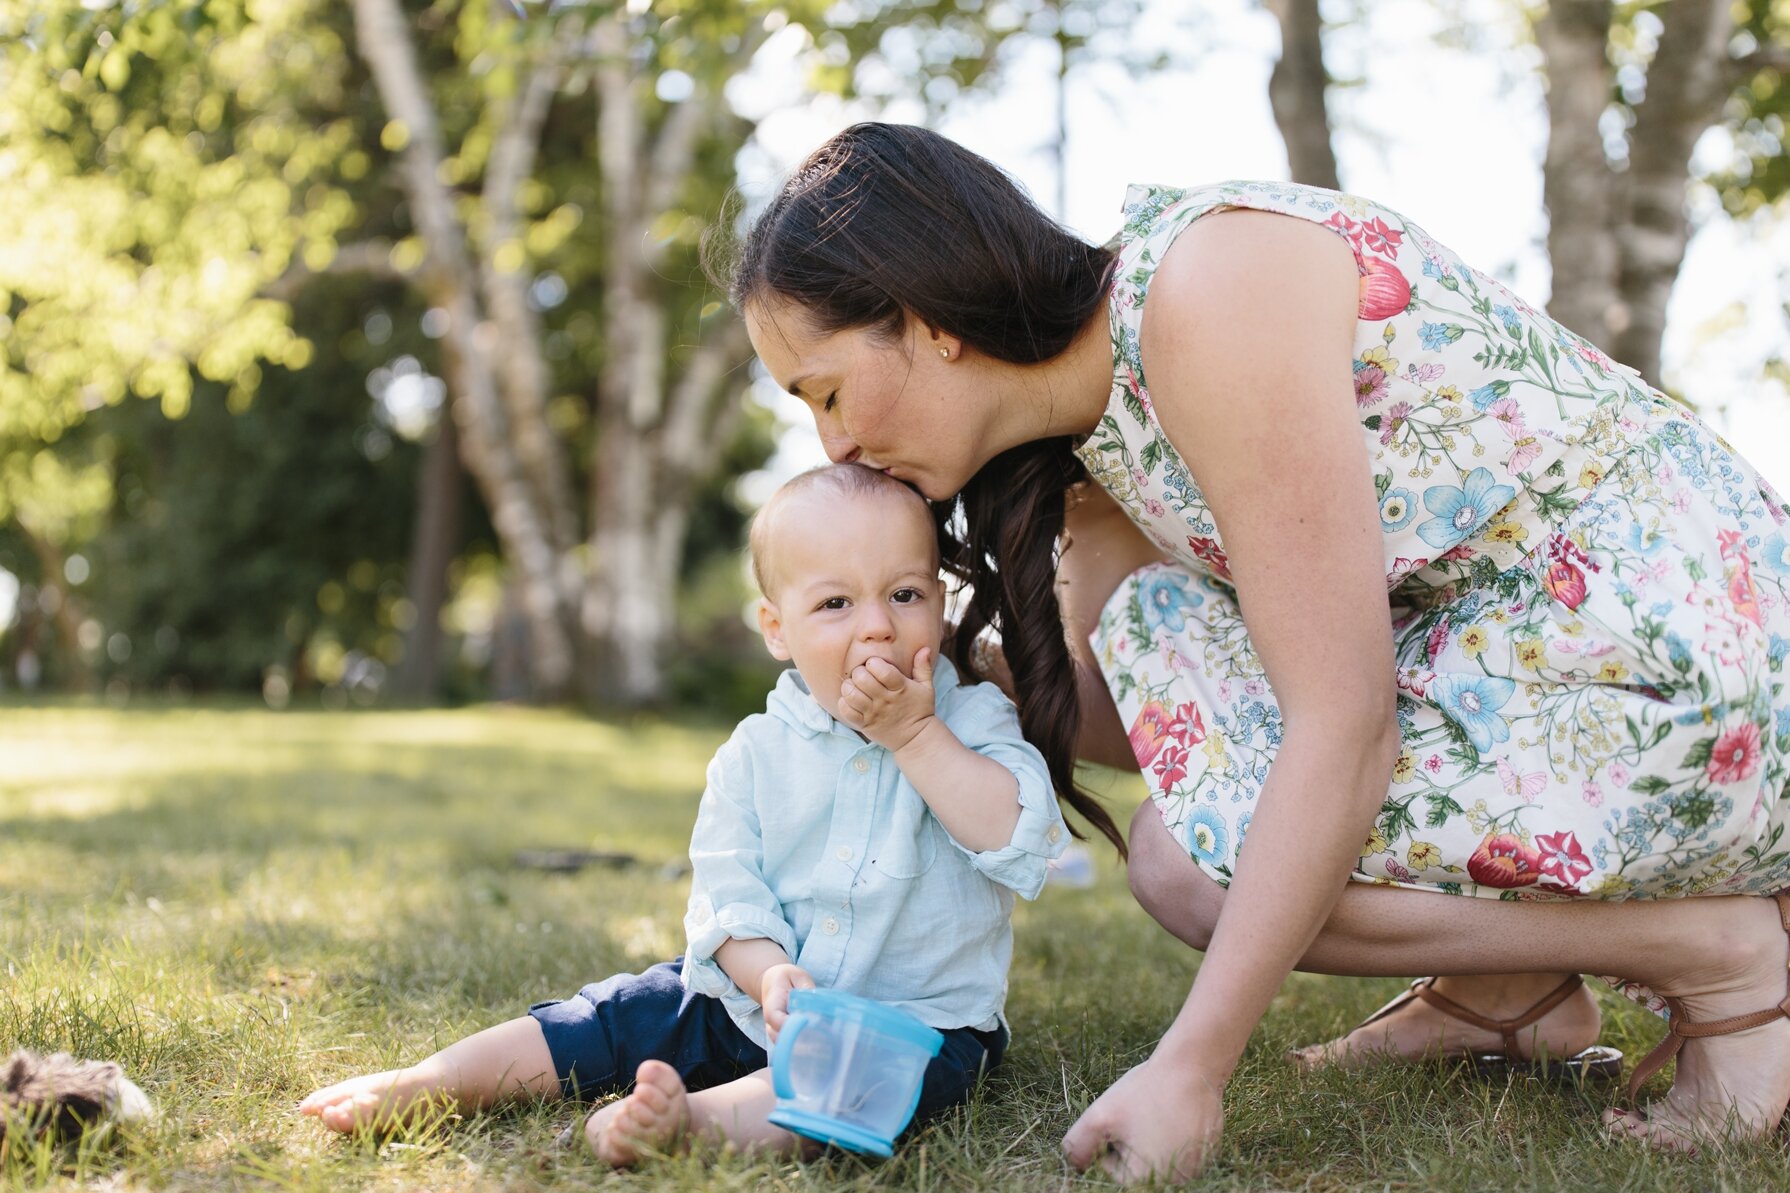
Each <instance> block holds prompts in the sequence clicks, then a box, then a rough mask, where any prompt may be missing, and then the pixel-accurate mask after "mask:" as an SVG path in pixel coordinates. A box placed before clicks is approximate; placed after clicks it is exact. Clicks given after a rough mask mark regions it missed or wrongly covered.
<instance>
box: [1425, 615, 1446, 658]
mask: <svg viewBox="0 0 1790 1193" xmlns="http://www.w3.org/2000/svg"><path fill="white" fill-rule="evenodd" d="M1447 645H1448V619H1447V618H1443V619H1442V620H1441V621H1438V622H1437V623H1436V624H1435V625H1433V626H1431V627H1430V636H1429V638H1428V639H1426V640H1425V641H1424V644H1423V657H1424V658H1426V659H1429V660H1430V661H1431V662H1434V661H1435V659H1436V656H1437V655H1439V654H1441V653H1442V648H1443V647H1444V646H1447Z"/></svg>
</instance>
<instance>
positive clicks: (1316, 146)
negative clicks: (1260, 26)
mask: <svg viewBox="0 0 1790 1193" xmlns="http://www.w3.org/2000/svg"><path fill="white" fill-rule="evenodd" d="M1264 7H1266V8H1267V9H1268V11H1269V12H1270V13H1272V14H1273V15H1274V19H1275V20H1276V21H1277V22H1278V23H1279V24H1280V57H1279V58H1278V59H1276V60H1275V63H1274V70H1273V73H1271V74H1270V75H1269V76H1268V104H1269V106H1270V107H1271V108H1272V109H1273V110H1274V123H1275V125H1276V126H1278V127H1279V129H1280V136H1281V140H1282V141H1284V142H1285V143H1286V147H1287V166H1288V168H1289V169H1290V170H1291V171H1292V174H1293V181H1294V182H1304V183H1309V184H1311V185H1314V186H1325V187H1329V188H1330V189H1331V190H1333V191H1334V190H1341V189H1342V183H1341V182H1340V181H1339V180H1338V176H1337V172H1336V151H1335V149H1333V148H1332V146H1331V143H1330V110H1329V106H1328V105H1327V103H1326V102H1325V96H1324V92H1325V88H1326V87H1328V86H1329V83H1330V75H1329V72H1328V71H1326V70H1325V69H1324V46H1323V21H1322V19H1321V18H1320V17H1319V15H1318V0H1265V4H1264Z"/></svg>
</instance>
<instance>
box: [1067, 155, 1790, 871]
mask: <svg viewBox="0 0 1790 1193" xmlns="http://www.w3.org/2000/svg"><path fill="white" fill-rule="evenodd" d="M1230 207H1248V208H1256V209H1259V210H1264V211H1272V212H1279V213H1281V214H1284V215H1289V216H1293V217H1296V218H1298V219H1305V220H1310V221H1312V222H1314V223H1317V224H1321V225H1323V226H1324V227H1327V228H1330V229H1332V230H1334V231H1335V232H1336V233H1337V234H1338V235H1339V236H1342V237H1344V238H1345V239H1346V240H1347V242H1348V243H1349V245H1350V247H1351V248H1352V249H1353V250H1354V253H1355V257H1356V261H1357V263H1358V267H1359V269H1360V271H1361V299H1360V317H1359V321H1358V323H1357V329H1356V337H1355V345H1354V351H1355V363H1354V370H1355V403H1356V407H1357V411H1358V413H1359V415H1360V425H1361V435H1362V442H1363V444H1364V445H1365V447H1366V449H1367V452H1368V455H1369V457H1370V459H1371V462H1372V468H1373V473H1374V483H1375V486H1376V487H1377V489H1378V490H1379V494H1380V519H1381V530H1382V532H1383V542H1384V556H1385V569H1386V591H1387V593H1388V602H1387V610H1388V616H1389V617H1390V618H1392V620H1393V628H1394V634H1395V643H1396V655H1397V660H1396V661H1397V672H1396V675H1390V674H1389V675H1388V676H1387V677H1386V682H1387V683H1389V684H1391V683H1395V684H1396V685H1397V688H1398V693H1399V698H1398V702H1397V704H1398V721H1399V729H1400V733H1401V735H1402V738H1403V743H1404V749H1403V751H1402V752H1401V753H1400V755H1399V757H1398V761H1397V764H1396V765H1395V767H1394V770H1393V776H1392V786H1391V788H1390V790H1388V792H1387V793H1386V800H1385V803H1384V805H1383V807H1382V808H1381V811H1380V815H1379V818H1378V820H1377V821H1376V823H1375V826H1374V830H1373V832H1372V834H1371V835H1370V836H1369V838H1368V840H1367V841H1366V842H1365V843H1364V844H1363V846H1362V849H1361V860H1360V863H1359V865H1358V866H1357V868H1356V872H1355V875H1354V877H1356V878H1357V879H1360V880H1362V881H1369V882H1378V883H1389V884H1396V885H1399V886H1407V887H1413V888H1417V889H1422V890H1435V891H1447V892H1451V893H1455V894H1464V895H1478V896H1483V897H1492V898H1505V899H1510V898H1570V897H1593V898H1657V897H1669V896H1678V895H1692V894H1726V893H1734V892H1766V891H1775V890H1779V889H1782V888H1784V887H1790V842H1786V840H1785V827H1786V824H1787V822H1790V789H1787V787H1786V781H1787V778H1790V763H1787V760H1786V759H1787V756H1790V663H1787V662H1786V654H1787V653H1790V547H1787V545H1786V531H1787V530H1790V509H1787V508H1786V506H1785V503H1784V501H1783V499H1782V498H1780V497H1778V496H1777V495H1776V494H1774V493H1773V492H1772V491H1771V489H1770V488H1769V487H1768V486H1767V485H1766V484H1765V482H1764V481H1763V480H1762V479H1761V478H1760V477H1759V475H1758V474H1757V473H1756V472H1755V471H1754V470H1753V469H1752V467H1751V466H1749V465H1748V464H1747V463H1746V461H1744V460H1742V459H1741V458H1740V457H1739V456H1737V455H1736V454H1734V452H1733V450H1732V449H1731V448H1729V447H1728V446H1727V445H1726V444H1725V443H1723V442H1722V441H1721V439H1720V438H1718V437H1717V436H1716V435H1715V434H1714V433H1713V432H1711V431H1710V430H1709V429H1708V428H1707V427H1705V426H1704V425H1703V424H1702V423H1701V422H1700V421H1698V419H1697V418H1696V417H1695V416H1694V415H1692V414H1691V413H1690V412H1689V411H1688V410H1686V409H1684V408H1682V407H1680V406H1678V405H1677V404H1675V403H1674V402H1673V401H1671V400H1670V399H1669V398H1668V397H1666V396H1665V395H1664V394H1661V393H1659V392H1658V391H1656V390H1654V389H1652V388H1651V387H1649V386H1648V385H1647V384H1646V383H1645V382H1644V381H1643V380H1642V379H1641V378H1640V376H1639V375H1638V374H1636V373H1635V372H1634V371H1633V370H1631V369H1628V368H1625V367H1624V366H1622V365H1619V364H1616V363H1614V362H1612V361H1611V360H1609V359H1608V358H1607V357H1606V356H1604V355H1603V354H1602V353H1600V352H1599V351H1598V350H1597V349H1596V348H1594V347H1593V346H1592V345H1591V344H1589V343H1587V342H1586V341H1585V340H1583V339H1581V338H1580V337H1579V336H1577V335H1574V334H1573V333H1572V332H1570V331H1568V330H1567V329H1565V328H1563V327H1561V326H1560V325H1559V324H1558V323H1555V322H1554V321H1553V320H1551V319H1549V318H1548V317H1547V316H1546V315H1544V314H1542V313H1541V312H1540V311H1537V310H1535V309H1533V308H1532V307H1530V306H1528V305H1527V304H1525V303H1524V302H1523V301H1522V300H1521V299H1519V298H1517V297H1516V296H1515V295H1513V294H1512V293H1510V292H1509V291H1508V290H1506V289H1505V288H1504V287H1503V286H1502V285H1500V284H1499V283H1498V282H1497V281H1496V280H1494V279H1493V278H1491V277H1488V276H1487V275H1485V274H1483V273H1480V272H1478V271H1477V270H1474V269H1472V268H1470V267H1468V266H1467V265H1466V264H1465V263H1463V262H1462V261H1461V260H1460V259H1459V258H1458V257H1457V256H1456V255H1455V254H1454V253H1453V252H1451V251H1450V250H1449V249H1447V248H1446V247H1444V246H1442V245H1441V244H1438V243H1437V242H1436V241H1435V240H1433V239H1431V238H1430V237H1429V236H1428V235H1427V234H1426V233H1425V232H1424V231H1423V229H1421V228H1419V227H1418V226H1417V225H1415V224H1413V223H1411V222H1410V221H1408V220H1406V219H1405V218H1404V217H1403V216H1400V215H1398V214H1396V213H1395V212H1392V211H1389V210H1387V209H1385V208H1383V207H1378V206H1376V205H1374V204H1372V203H1369V202H1366V201H1364V200H1362V199H1359V198H1355V197H1352V196H1349V195H1342V194H1337V193H1335V192H1333V191H1327V190H1322V189H1318V188H1315V187H1307V186H1298V185H1293V184H1289V183H1267V182H1231V183H1222V184H1218V185H1215V186H1207V187H1201V188H1198V189H1194V190H1177V189H1169V188H1161V187H1134V188H1132V190H1131V191H1130V193H1129V194H1128V195H1127V199H1126V206H1125V226H1124V228H1123V230H1122V231H1121V233H1120V235H1119V238H1118V241H1117V247H1118V249H1119V263H1118V270H1117V275H1116V281H1115V283H1114V287H1113V293H1112V302H1111V320H1112V335H1113V342H1114V346H1115V353H1114V373H1113V390H1112V400H1111V403H1110V404H1109V406H1108V408H1107V410H1106V413H1105V415H1104V417H1103V418H1102V419H1101V422H1100V425H1099V427H1098V428H1097V429H1096V430H1095V431H1094V433H1093V434H1092V435H1090V436H1089V437H1088V438H1087V439H1086V440H1085V441H1083V442H1082V443H1081V444H1080V445H1079V447H1078V449H1077V453H1078V455H1079V456H1080V457H1081V459H1082V461H1083V462H1084V463H1085V464H1086V465H1087V468H1088V471H1089V472H1090V473H1091V474H1092V476H1093V477H1094V479H1095V481H1096V482H1098V483H1099V484H1100V485H1101V486H1103V487H1104V488H1105V489H1107V490H1108V491H1109V492H1110V493H1111V494H1112V495H1113V497H1114V498H1116V499H1117V500H1118V501H1119V503H1120V504H1121V505H1123V506H1124V508H1125V509H1126V511H1127V512H1128V513H1129V514H1130V516H1131V517H1132V518H1133V519H1134V520H1135V521H1136V522H1137V524H1138V525H1139V526H1140V527H1142V528H1143V530H1144V532H1145V533H1146V534H1147V535H1149V536H1150V538H1151V539H1153V540H1154V541H1155V542H1156V543H1157V544H1158V545H1159V546H1160V547H1161V548H1162V550H1163V551H1164V552H1165V553H1166V554H1167V556H1168V557H1169V558H1170V559H1171V560H1172V561H1173V562H1171V563H1164V564H1155V565H1151V566H1149V567H1146V568H1143V569H1141V570H1140V571H1138V572H1136V573H1135V574H1133V575H1132V576H1131V577H1130V578H1129V579H1128V580H1127V581H1126V582H1125V583H1123V584H1122V585H1120V588H1119V590H1118V591H1117V592H1116V593H1114V595H1113V597H1112V599H1111V601H1110V602H1109V603H1108V604H1107V606H1106V608H1105V609H1104V611H1103V613H1102V616H1101V618H1100V623H1099V628H1098V630H1097V631H1096V632H1095V633H1094V635H1093V636H1092V639H1091V642H1092V645H1093V648H1094V651H1095V655H1096V657H1097V658H1098V659H1099V661H1100V665H1101V667H1102V669H1103V671H1104V673H1105V675H1106V677H1107V680H1108V682H1109V684H1110V686H1111V689H1112V694H1113V697H1114V699H1115V700H1116V701H1117V703H1118V707H1119V711H1120V714H1121V715H1122V716H1123V718H1124V720H1125V723H1126V724H1127V725H1129V726H1130V729H1131V744H1132V748H1133V750H1134V752H1135V753H1136V755H1137V760H1138V764H1139V766H1140V767H1141V768H1142V770H1143V774H1144V777H1145V779H1146V780H1147V782H1148V783H1149V786H1150V789H1151V792H1152V794H1153V795H1154V797H1155V801H1156V805H1157V807H1158V809H1159V810H1160V811H1161V813H1162V817H1163V821H1164V823H1165V824H1166V825H1167V826H1168V827H1169V829H1170V830H1171V831H1172V832H1173V833H1174V834H1175V835H1176V836H1177V837H1178V838H1179V839H1180V840H1181V841H1182V842H1183V843H1184V844H1185V845H1186V848H1187V850H1188V852H1189V853H1190V854H1191V855H1192V856H1193V858H1194V859H1195V860H1196V861H1197V862H1198V863H1199V865H1200V866H1201V868H1202V869H1204V870H1205V871H1206V873H1208V874H1210V875H1211V876H1212V877H1213V878H1215V879H1217V880H1218V881H1219V882H1221V883H1226V882H1228V881H1229V879H1230V876H1231V874H1232V872H1233V870H1234V868H1235V866H1236V859H1237V853H1238V850H1239V849H1240V848H1241V847H1242V845H1243V842H1244V839H1245V838H1246V836H1247V835H1248V831H1249V821H1250V817H1251V814H1252V812H1253V811H1254V808H1255V801H1256V797H1257V794H1258V793H1259V792H1260V791H1261V788H1262V782H1263V780H1264V779H1265V778H1266V776H1267V773H1268V767H1269V765H1270V764H1271V763H1272V761H1273V759H1274V754H1275V750H1276V748H1277V747H1278V746H1279V744H1280V740H1281V719H1280V712H1279V709H1278V708H1277V707H1276V704H1275V700H1274V693H1273V691H1272V690H1271V689H1270V688H1269V685H1268V682H1267V679H1266V677H1265V676H1264V674H1263V671H1262V666H1261V663H1260V661H1259V660H1258V658H1257V656H1256V654H1255V652H1254V650H1253V649H1251V646H1250V641H1249V636H1248V632H1247V630H1246V628H1245V626H1244V623H1243V619H1242V616H1241V615H1240V613H1239V611H1238V606H1237V602H1236V599H1235V595H1234V591H1233V589H1232V588H1231V586H1230V584H1229V582H1228V572H1227V570H1226V563H1225V555H1224V546H1223V540H1222V538H1221V535H1220V528H1219V527H1218V526H1216V525H1215V524H1214V522H1213V519H1212V515H1211V512H1210V511H1209V510H1208V508H1207V506H1206V503H1205V501H1204V499H1203V498H1202V497H1201V495H1200V490H1199V486H1198V484H1197V482H1196V480H1195V478H1194V477H1192V476H1191V475H1189V473H1188V470H1187V467H1186V465H1185V464H1184V463H1183V462H1182V460H1181V457H1180V455H1179V454H1178V453H1177V452H1176V450H1175V448H1174V446H1173V445H1172V444H1171V443H1170V442H1169V440H1168V438H1167V436H1166V435H1164V434H1163V431H1162V427H1161V425H1160V424H1159V423H1158V422H1157V420H1156V416H1155V413H1154V411H1153V409H1152V407H1151V401H1150V392H1149V388H1148V384H1147V381H1146V377H1145V372H1144V361H1143V360H1142V358H1141V355H1140V351H1139V344H1138V332H1139V328H1140V327H1141V325H1142V322H1143V304H1144V300H1145V297H1146V295H1147V293H1148V290H1149V285H1150V279H1151V276H1152V273H1153V271H1154V269H1155V266H1156V264H1157V263H1158V262H1159V261H1160V260H1161V259H1162V256H1163V253H1164V252H1165V251H1166V250H1167V249H1168V247H1169V245H1170V243H1171V242H1172V241H1173V240H1174V238H1175V236H1176V235H1177V234H1178V233H1180V232H1181V231H1182V230H1183V229H1185V228H1186V227H1188V226H1189V225H1190V224H1192V223H1193V221H1194V220H1196V219H1198V218H1199V217H1200V216H1202V215H1205V214H1207V213H1208V212H1212V211H1217V210H1222V209H1224V208H1230ZM1297 483H1298V481H1297V479H1296V478H1288V484H1297ZM1323 591H1324V587H1323V582H1322V577H1313V583H1312V586H1311V593H1312V599H1313V600H1321V599H1323ZM1284 862H1285V864H1297V863H1296V860H1295V859H1284Z"/></svg>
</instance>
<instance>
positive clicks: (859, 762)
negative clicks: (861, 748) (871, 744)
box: [851, 758, 870, 775]
mask: <svg viewBox="0 0 1790 1193" xmlns="http://www.w3.org/2000/svg"><path fill="white" fill-rule="evenodd" d="M851 768H852V769H853V770H855V771H857V772H858V773H859V774H860V775H861V774H863V773H864V772H865V771H867V770H869V769H870V759H868V758H854V759H852V762H851Z"/></svg>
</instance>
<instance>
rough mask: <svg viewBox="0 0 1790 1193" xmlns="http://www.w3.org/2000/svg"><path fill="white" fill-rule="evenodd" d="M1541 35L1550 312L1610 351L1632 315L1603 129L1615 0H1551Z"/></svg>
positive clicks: (1538, 30)
mask: <svg viewBox="0 0 1790 1193" xmlns="http://www.w3.org/2000/svg"><path fill="white" fill-rule="evenodd" d="M1535 41H1536V44H1537V45H1538V46H1539V47H1540V48H1541V54H1542V64H1543V65H1542V69H1543V72H1544V74H1545V76H1546V81H1547V90H1548V150H1547V158H1546V161H1545V163H1544V165H1543V167H1542V200H1543V202H1544V204H1545V205H1546V207H1547V210H1548V260H1549V261H1550V262H1551V264H1552V267H1553V275H1554V282H1553V292H1552V294H1551V295H1550V297H1549V298H1548V314H1550V315H1552V316H1553V317H1554V318H1555V319H1558V320H1559V321H1560V322H1561V323H1564V324H1565V325H1566V326H1567V327H1570V328H1571V329H1572V330H1574V331H1576V332H1578V333H1579V334H1580V335H1582V336H1584V337H1585V338H1586V339H1588V340H1590V341H1591V342H1592V343H1594V344H1597V345H1598V346H1599V347H1602V348H1604V349H1606V350H1608V349H1610V348H1611V347H1612V345H1613V344H1614V342H1615V336H1616V333H1617V331H1618V330H1620V328H1621V327H1623V326H1626V324H1627V320H1628V312H1627V309H1626V308H1625V307H1624V306H1623V303H1622V298H1621V295H1620V294H1619V293H1618V291H1617V289H1616V261H1617V254H1618V251H1619V250H1618V247H1617V232H1616V228H1617V215H1618V204H1617V201H1616V188H1615V180H1614V175H1613V174H1612V172H1611V170H1610V166H1609V162H1608V161H1607V159H1606V158H1605V156H1604V139H1603V133H1602V131H1601V130H1600V129H1599V127H1598V124H1599V121H1600V120H1601V119H1602V118H1603V114H1604V110H1605V109H1606V108H1608V107H1609V106H1610V85H1611V84H1610V61H1609V42H1610V0H1553V2H1552V3H1550V4H1549V6H1548V15H1547V16H1546V17H1544V18H1543V19H1542V20H1541V21H1540V22H1539V23H1538V24H1537V25H1536V27H1535Z"/></svg>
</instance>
